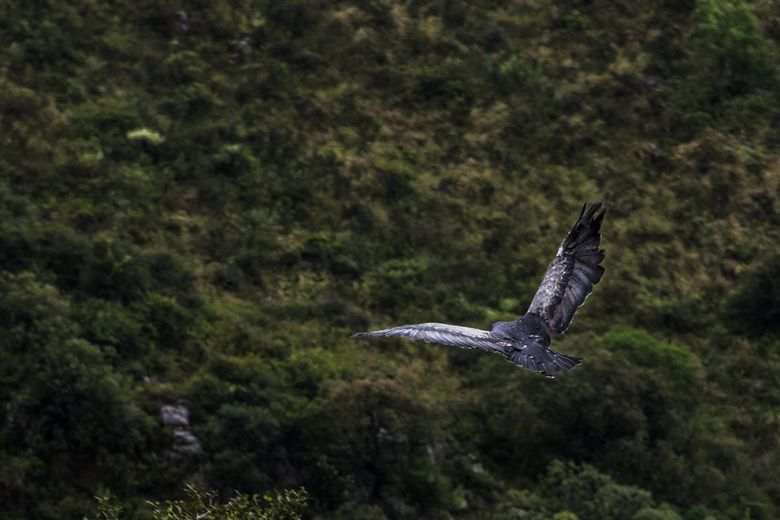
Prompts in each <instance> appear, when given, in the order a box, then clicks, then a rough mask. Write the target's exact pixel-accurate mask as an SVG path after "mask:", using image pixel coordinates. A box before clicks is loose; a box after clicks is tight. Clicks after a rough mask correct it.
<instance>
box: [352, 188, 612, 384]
mask: <svg viewBox="0 0 780 520" xmlns="http://www.w3.org/2000/svg"><path fill="white" fill-rule="evenodd" d="M604 212H605V209H604V208H603V205H602V203H601V202H597V203H595V204H591V205H590V207H588V205H587V204H585V205H584V206H583V207H582V211H581V212H580V216H579V218H578V219H577V222H575V224H574V226H573V227H572V228H571V230H570V231H569V233H568V234H567V235H566V238H564V239H563V242H561V246H560V247H559V248H558V252H557V254H556V255H555V258H553V260H552V262H550V265H549V266H548V267H547V272H545V274H544V279H543V280H542V284H541V285H540V286H539V289H537V291H536V294H535V295H534V299H533V300H532V301H531V305H530V306H529V307H528V311H526V313H525V315H524V316H523V317H522V318H520V319H519V320H515V321H499V322H496V323H494V324H493V326H492V327H491V329H490V330H480V329H473V328H470V327H461V326H458V325H447V324H445V323H419V324H416V325H401V326H399V327H392V328H389V329H382V330H375V331H372V332H358V333H356V334H353V335H352V337H353V338H363V337H370V336H399V337H405V338H410V339H414V340H421V341H426V342H428V343H440V344H442V345H452V346H455V347H461V348H469V349H473V348H478V349H481V350H486V351H488V352H494V353H496V354H501V355H503V356H504V357H506V358H507V360H509V361H511V362H512V363H514V364H516V365H519V366H521V367H523V368H527V369H530V370H535V371H537V372H540V373H542V374H544V375H545V376H548V377H555V375H556V374H557V373H558V372H560V371H562V370H566V369H569V368H573V367H575V366H577V365H579V364H580V363H581V361H582V360H581V359H580V358H578V357H574V356H569V355H566V354H561V353H559V352H555V351H553V350H551V349H550V333H551V331H554V332H556V333H558V334H563V333H565V332H566V330H567V329H568V327H569V324H570V323H571V320H572V318H573V317H574V313H575V312H576V311H577V308H579V307H580V306H581V305H582V304H583V302H584V301H585V298H587V297H588V295H589V294H590V293H591V292H592V291H593V286H594V285H595V284H597V283H598V282H599V280H601V277H602V276H603V275H604V268H603V267H602V266H601V262H602V261H603V260H604V250H603V249H600V243H601V221H602V220H603V219H604Z"/></svg>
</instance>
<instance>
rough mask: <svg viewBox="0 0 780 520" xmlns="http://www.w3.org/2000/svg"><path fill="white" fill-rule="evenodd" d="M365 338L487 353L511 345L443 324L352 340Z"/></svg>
mask: <svg viewBox="0 0 780 520" xmlns="http://www.w3.org/2000/svg"><path fill="white" fill-rule="evenodd" d="M367 336H400V337H404V338H409V339H416V340H422V341H427V342H428V343H440V344H442V345H452V346H455V347H461V348H478V349H482V350H487V351H488V352H498V353H503V352H504V350H505V348H506V347H510V346H511V343H510V342H508V341H506V340H504V339H500V338H497V337H495V336H493V334H492V333H491V332H490V331H487V330H480V329H472V328H470V327H460V326H458V325H447V324H445V323H419V324H417V325H401V326H400V327H393V328H390V329H382V330H375V331H373V332H358V333H357V334H353V335H352V337H353V338H362V337H367Z"/></svg>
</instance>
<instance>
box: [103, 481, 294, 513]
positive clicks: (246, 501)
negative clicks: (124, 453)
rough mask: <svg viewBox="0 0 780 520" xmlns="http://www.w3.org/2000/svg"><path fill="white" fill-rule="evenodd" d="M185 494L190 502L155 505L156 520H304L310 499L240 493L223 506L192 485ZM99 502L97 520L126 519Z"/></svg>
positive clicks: (291, 494)
mask: <svg viewBox="0 0 780 520" xmlns="http://www.w3.org/2000/svg"><path fill="white" fill-rule="evenodd" d="M185 493H186V495H187V498H186V499H180V500H166V501H165V503H160V502H154V503H152V504H151V505H152V518H153V520H189V519H193V520H195V519H199V518H209V519H214V520H300V519H301V518H303V512H304V510H305V507H306V501H307V499H308V498H307V494H306V491H305V490H304V489H300V490H297V491H296V490H289V489H287V490H283V491H277V492H275V493H273V495H263V496H262V497H260V496H258V495H252V496H249V495H244V494H242V493H236V494H235V496H233V497H231V498H230V499H228V500H227V501H225V502H219V501H218V500H217V496H216V493H214V492H210V491H205V490H202V489H199V488H197V487H195V486H192V485H189V484H188V485H187V486H186V488H185ZM97 500H98V506H99V507H98V509H99V511H98V513H97V517H95V518H96V520H97V519H100V520H120V518H122V508H121V507H120V506H119V505H118V504H116V503H115V502H113V501H112V500H111V499H110V498H108V497H98V499H97Z"/></svg>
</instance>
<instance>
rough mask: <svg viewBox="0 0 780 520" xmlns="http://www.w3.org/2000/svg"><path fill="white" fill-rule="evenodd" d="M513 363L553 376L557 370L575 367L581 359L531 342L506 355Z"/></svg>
mask: <svg viewBox="0 0 780 520" xmlns="http://www.w3.org/2000/svg"><path fill="white" fill-rule="evenodd" d="M507 358H508V359H509V361H511V362H512V363H514V364H515V365H518V366H521V367H523V368H528V369H530V370H535V371H536V372H539V373H541V374H544V375H545V376H547V377H555V375H556V374H557V373H558V372H561V371H563V370H568V369H571V368H574V367H576V366H577V365H579V364H581V363H582V359H581V358H578V357H575V356H569V355H566V354H561V353H559V352H555V351H553V350H550V349H549V348H547V347H545V346H544V345H540V344H538V343H531V344H529V345H527V346H526V347H524V348H522V349H516V350H513V351H512V352H511V353H509V354H508V355H507Z"/></svg>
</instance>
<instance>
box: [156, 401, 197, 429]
mask: <svg viewBox="0 0 780 520" xmlns="http://www.w3.org/2000/svg"><path fill="white" fill-rule="evenodd" d="M160 415H161V416H162V422H163V424H164V425H166V426H173V427H174V428H187V427H188V426H189V425H190V411H189V409H188V408H187V407H186V406H184V405H178V406H175V405H170V404H168V405H164V406H163V407H162V408H160Z"/></svg>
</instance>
